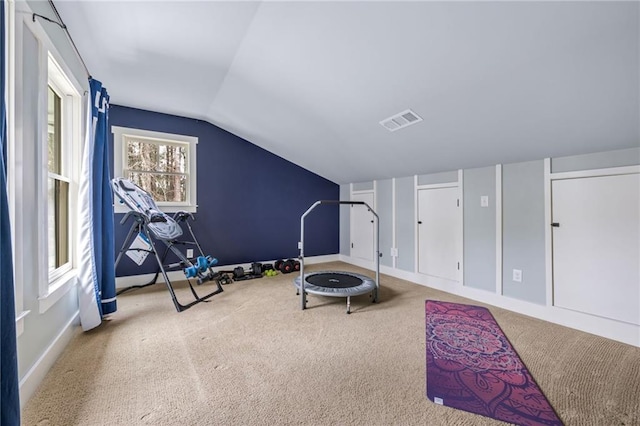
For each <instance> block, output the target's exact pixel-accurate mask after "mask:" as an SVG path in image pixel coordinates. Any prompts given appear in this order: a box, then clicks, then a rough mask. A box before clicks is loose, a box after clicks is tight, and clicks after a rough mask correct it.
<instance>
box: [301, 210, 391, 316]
mask: <svg viewBox="0 0 640 426" xmlns="http://www.w3.org/2000/svg"><path fill="white" fill-rule="evenodd" d="M320 204H349V205H363V206H365V207H367V209H368V210H369V211H370V212H371V213H372V214H373V215H374V216H375V218H376V225H377V226H378V227H379V221H378V215H377V214H376V212H374V211H373V209H372V208H371V207H369V205H368V204H367V203H365V202H362V201H326V200H322V201H316V202H315V203H314V204H313V205H312V206H311V207H309V209H308V210H307V211H306V212H305V213H304V214H303V215H302V217H301V218H300V244H299V247H300V257H299V259H300V276H298V277H297V278H295V279H294V280H293V284H294V285H295V287H296V290H297V294H298V295H300V297H301V299H300V300H301V305H302V309H305V308H306V304H307V300H306V297H305V296H306V294H315V295H318V296H329V297H346V298H347V314H350V313H351V296H359V295H362V294H367V293H370V294H371V296H372V302H377V301H378V290H379V288H380V285H379V282H380V251H379V240H378V239H376V256H375V257H376V279H375V280H373V279H371V278H369V277H367V276H365V275H361V274H356V273H354V272H346V271H319V272H311V273H309V274H306V275H305V273H304V219H305V217H306V216H307V215H308V214H309V213H311V211H312V210H313V209H314V208H316V207H317V206H319V205H320ZM378 231H379V230H378ZM378 234H379V232H376V235H378ZM302 277H304V280H303V279H302Z"/></svg>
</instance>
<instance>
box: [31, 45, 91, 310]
mask: <svg viewBox="0 0 640 426" xmlns="http://www.w3.org/2000/svg"><path fill="white" fill-rule="evenodd" d="M44 55H46V56H44ZM43 59H44V60H43V62H44V63H45V64H46V66H47V68H46V74H45V77H46V80H44V81H42V83H41V86H39V87H40V88H41V89H39V90H40V93H42V96H43V98H44V99H43V104H44V106H43V107H42V109H41V110H40V111H41V112H40V114H41V116H42V117H43V120H42V126H43V128H42V131H43V133H42V134H44V132H45V131H46V135H44V136H43V137H42V139H40V140H41V142H38V144H41V145H40V146H41V148H40V149H38V152H39V153H40V154H39V156H40V159H41V160H40V161H41V163H40V164H41V165H42V168H41V170H42V173H41V174H40V182H41V188H42V189H41V191H40V200H39V205H40V207H39V209H38V210H39V213H38V215H39V218H40V223H42V225H40V226H41V229H40V235H41V237H40V239H39V241H40V248H39V250H40V251H41V252H42V253H43V255H44V253H46V255H44V256H43V260H42V263H41V264H40V265H41V269H42V270H43V271H44V272H42V273H43V275H44V276H46V277H47V279H43V280H41V284H40V289H39V290H40V297H39V300H40V312H44V311H46V310H47V309H49V307H51V306H53V304H54V303H55V302H56V301H57V300H58V299H59V298H60V297H62V296H63V295H64V294H65V293H66V292H67V291H68V290H69V288H71V286H72V285H74V284H75V282H76V275H77V272H76V269H75V268H76V267H77V260H76V247H75V240H76V238H77V232H76V229H75V228H74V226H73V224H74V223H76V220H75V218H76V210H77V198H78V177H79V175H80V150H81V146H82V137H81V134H82V129H81V123H82V119H81V97H80V95H79V92H78V89H77V88H76V87H77V83H76V84H73V83H72V82H71V80H70V79H69V78H68V77H67V76H68V75H69V72H68V71H66V72H65V71H64V70H63V67H61V66H60V65H59V63H58V62H57V61H56V60H55V59H54V57H53V55H52V53H51V52H47V51H46V50H45V49H43ZM45 126H46V129H45V128H44V127H45ZM43 278H44V277H43Z"/></svg>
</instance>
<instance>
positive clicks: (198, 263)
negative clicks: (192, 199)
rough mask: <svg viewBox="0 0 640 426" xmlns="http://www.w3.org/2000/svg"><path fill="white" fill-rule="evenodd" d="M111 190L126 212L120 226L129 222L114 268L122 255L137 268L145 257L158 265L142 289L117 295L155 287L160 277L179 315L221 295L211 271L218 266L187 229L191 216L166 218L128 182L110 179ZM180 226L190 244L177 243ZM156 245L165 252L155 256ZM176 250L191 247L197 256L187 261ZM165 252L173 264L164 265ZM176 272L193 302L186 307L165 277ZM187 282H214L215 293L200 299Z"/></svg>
mask: <svg viewBox="0 0 640 426" xmlns="http://www.w3.org/2000/svg"><path fill="white" fill-rule="evenodd" d="M111 188H112V190H113V193H114V195H115V196H117V197H118V198H119V199H120V202H121V203H123V204H125V205H126V206H127V207H128V208H129V209H130V211H129V212H127V213H126V214H125V216H124V217H123V218H122V220H121V221H120V224H122V225H124V224H125V223H126V222H128V221H129V220H132V224H131V228H130V229H129V233H128V234H127V237H126V238H125V240H124V242H123V244H122V247H121V248H120V252H119V253H118V257H117V258H116V264H115V267H116V268H117V267H118V264H119V263H120V260H121V259H122V255H124V254H126V255H127V256H128V257H129V258H131V260H133V261H134V262H135V263H137V264H138V265H142V264H143V263H144V261H145V259H146V258H147V256H148V255H149V254H153V256H154V257H155V259H156V261H157V263H158V269H157V270H156V273H155V276H154V277H153V278H152V280H151V281H149V282H148V283H146V284H143V285H138V286H131V287H127V288H125V289H123V290H120V291H119V292H118V294H121V293H123V292H124V291H127V290H131V289H134V288H142V287H146V286H148V285H152V284H155V283H156V280H157V279H158V276H159V274H162V276H163V278H164V281H165V283H166V285H167V289H168V290H169V294H170V295H171V300H172V301H173V304H174V306H175V307H176V310H177V311H178V312H182V311H184V310H185V309H188V308H190V307H191V306H193V305H195V304H197V303H200V302H205V301H207V299H209V298H211V297H212V296H214V295H216V294H218V293H220V292H222V286H221V284H220V280H221V278H222V276H221V275H220V273H218V272H215V271H214V270H213V269H212V267H213V266H215V265H216V264H217V263H218V260H217V259H215V258H214V257H212V256H208V255H205V254H204V253H203V251H202V247H201V246H200V244H199V243H198V240H197V239H196V237H195V235H194V233H193V229H192V228H191V224H190V221H193V220H195V219H194V217H193V215H192V214H191V213H188V212H184V211H180V212H177V213H175V214H174V215H173V217H171V216H168V215H166V214H165V213H163V212H161V211H160V210H159V209H158V207H157V205H156V203H155V201H154V200H153V197H151V195H150V194H149V193H148V192H146V191H145V190H144V189H142V188H140V187H139V186H137V185H136V184H134V183H133V182H131V181H130V180H128V179H124V178H115V179H113V180H112V181H111ZM180 224H184V225H185V226H186V227H187V229H188V231H189V234H190V235H191V240H182V239H180V237H182V235H183V231H182V227H181V226H180ZM157 241H160V242H162V243H163V244H164V245H165V250H164V253H163V254H162V255H160V254H159V253H158V248H157V246H156V243H157ZM178 246H182V247H195V248H196V249H197V250H198V253H199V254H200V255H199V256H198V257H196V258H191V259H190V258H188V257H187V256H186V255H185V254H183V253H182V251H181V250H179V249H178ZM169 252H171V253H173V254H174V255H175V256H177V258H178V261H177V262H174V263H169V264H165V261H166V259H167V255H168V254H169ZM180 269H181V270H182V271H183V273H184V275H185V278H186V279H187V282H188V284H189V288H190V290H191V294H192V295H193V298H194V300H193V301H191V302H190V303H187V304H182V303H180V302H179V301H178V299H177V297H176V294H175V291H174V289H173V285H172V284H171V281H170V280H169V277H168V276H167V271H172V270H180ZM191 279H195V280H196V282H197V283H198V284H199V285H200V284H203V283H205V282H207V281H215V282H216V286H215V289H214V290H213V291H212V292H210V293H208V294H206V295H204V296H200V295H198V293H197V292H196V291H195V289H194V288H193V285H192V284H191Z"/></svg>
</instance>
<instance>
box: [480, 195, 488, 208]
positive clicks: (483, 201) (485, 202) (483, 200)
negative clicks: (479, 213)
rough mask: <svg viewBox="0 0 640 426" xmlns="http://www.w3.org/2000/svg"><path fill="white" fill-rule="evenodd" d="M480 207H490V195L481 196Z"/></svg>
mask: <svg viewBox="0 0 640 426" xmlns="http://www.w3.org/2000/svg"><path fill="white" fill-rule="evenodd" d="M480 207H489V196H488V195H482V196H480Z"/></svg>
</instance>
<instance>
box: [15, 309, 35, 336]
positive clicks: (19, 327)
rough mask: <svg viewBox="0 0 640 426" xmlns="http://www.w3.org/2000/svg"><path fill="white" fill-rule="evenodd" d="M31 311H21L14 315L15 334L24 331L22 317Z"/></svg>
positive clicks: (17, 334)
mask: <svg viewBox="0 0 640 426" xmlns="http://www.w3.org/2000/svg"><path fill="white" fill-rule="evenodd" d="M30 312H31V311H22V312H20V313H19V314H18V315H16V336H20V335H21V334H22V332H23V331H24V318H25V317H26V316H27V315H29V313H30Z"/></svg>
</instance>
